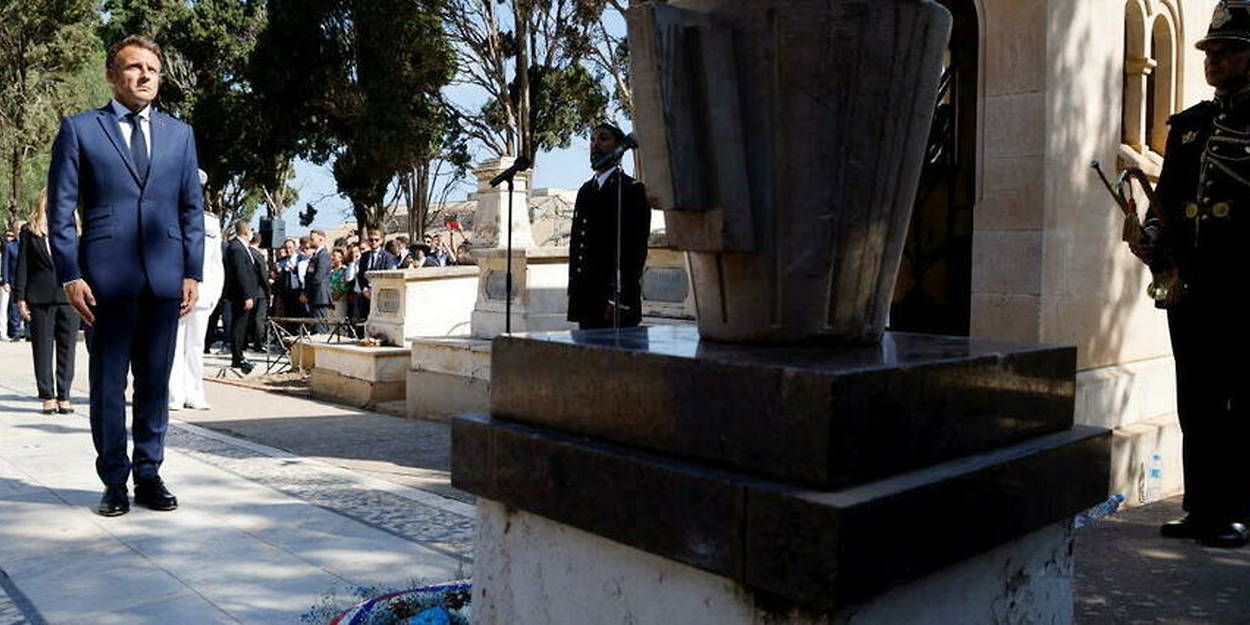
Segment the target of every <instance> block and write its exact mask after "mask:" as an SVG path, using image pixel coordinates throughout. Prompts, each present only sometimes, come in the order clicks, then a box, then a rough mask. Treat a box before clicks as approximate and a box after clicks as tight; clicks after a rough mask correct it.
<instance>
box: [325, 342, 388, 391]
mask: <svg viewBox="0 0 1250 625" xmlns="http://www.w3.org/2000/svg"><path fill="white" fill-rule="evenodd" d="M313 349H314V351H315V352H316V353H317V357H316V358H317V368H319V369H324V370H326V371H333V372H335V373H338V374H339V375H343V376H347V377H349V378H356V379H359V380H365V381H367V382H392V381H395V380H400V381H402V380H403V379H404V378H405V375H406V374H407V372H408V360H409V358H410V357H411V350H409V349H408V348H406V347H365V346H362V345H353V344H349V343H317V344H314V345H313Z"/></svg>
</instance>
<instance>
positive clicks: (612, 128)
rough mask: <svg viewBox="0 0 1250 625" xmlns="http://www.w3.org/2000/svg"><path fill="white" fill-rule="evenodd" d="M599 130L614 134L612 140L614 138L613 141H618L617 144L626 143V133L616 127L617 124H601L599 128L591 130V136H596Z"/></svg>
mask: <svg viewBox="0 0 1250 625" xmlns="http://www.w3.org/2000/svg"><path fill="white" fill-rule="evenodd" d="M598 130H606V131H608V132H609V133H612V138H613V139H616V142H617V143H621V142H623V141H625V131H623V130H621V129H620V128H618V127H617V126H616V124H612V123H609V122H603V123H601V124H599V125H598V126H595V127H594V128H591V129H590V133H591V134H594V133H595V132H596V131H598Z"/></svg>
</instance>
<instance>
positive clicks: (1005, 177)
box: [972, 156, 1046, 231]
mask: <svg viewBox="0 0 1250 625" xmlns="http://www.w3.org/2000/svg"><path fill="white" fill-rule="evenodd" d="M1042 174H1043V160H1042V158H1041V157H1039V156H1024V157H1007V158H986V159H985V173H984V176H983V179H984V189H983V193H982V198H981V201H980V202H977V207H976V210H974V211H973V212H972V219H973V223H974V226H975V228H976V229H977V230H1034V231H1036V230H1041V229H1042V226H1043V225H1044V219H1043V218H1044V215H1045V210H1044V209H1045V199H1046V195H1045V193H1044V191H1045V185H1044V180H1045V178H1044V177H1043V175H1042Z"/></svg>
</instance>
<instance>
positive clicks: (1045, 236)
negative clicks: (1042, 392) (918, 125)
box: [903, 0, 1215, 501]
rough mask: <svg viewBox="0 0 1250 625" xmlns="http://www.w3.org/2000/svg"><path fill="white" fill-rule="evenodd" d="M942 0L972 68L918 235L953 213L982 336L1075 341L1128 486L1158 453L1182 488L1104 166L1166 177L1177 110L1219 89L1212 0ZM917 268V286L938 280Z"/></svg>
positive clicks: (1095, 411) (969, 299)
mask: <svg viewBox="0 0 1250 625" xmlns="http://www.w3.org/2000/svg"><path fill="white" fill-rule="evenodd" d="M941 1H942V3H943V4H945V5H947V6H948V7H949V8H950V9H951V10H952V12H953V13H954V14H955V16H956V26H955V34H954V36H953V38H952V43H951V54H950V59H951V60H952V62H953V63H958V64H960V65H961V67H960V68H959V69H960V71H961V72H962V74H963V75H962V76H960V77H959V78H958V79H957V80H956V84H955V85H953V86H952V89H951V94H949V95H948V97H950V98H955V99H956V100H955V102H956V105H957V109H958V110H957V111H955V112H954V113H953V119H955V120H957V122H958V123H956V124H955V130H954V131H953V134H954V138H953V139H952V141H951V143H952V145H953V146H955V147H957V148H959V149H958V150H957V154H956V160H957V161H958V162H957V165H958V166H957V167H952V168H951V171H952V173H951V175H950V176H949V180H948V184H949V185H950V186H952V187H953V188H952V189H951V190H948V193H946V194H945V195H944V196H943V197H940V198H938V199H937V200H934V199H932V198H930V199H929V200H927V202H928V204H927V205H926V200H922V201H921V203H920V208H919V209H918V211H917V216H916V218H915V219H914V220H913V234H915V233H925V232H930V233H931V232H932V231H933V230H934V222H943V220H944V223H939V224H938V225H939V226H941V227H940V228H937V229H938V230H942V229H943V228H945V231H946V240H948V241H954V242H955V243H956V244H957V243H959V241H960V240H961V239H960V236H961V235H963V236H964V237H965V238H966V241H967V243H964V244H963V245H964V247H963V248H960V247H959V245H952V246H951V248H950V249H949V250H947V253H946V258H945V261H947V265H948V266H949V271H944V272H943V273H944V274H948V275H949V277H946V279H945V285H946V286H947V287H948V288H947V291H950V290H951V289H950V288H949V287H950V286H951V285H955V288H954V292H953V294H952V295H951V299H953V300H954V301H956V302H957V303H961V302H959V300H960V299H961V298H963V297H966V300H965V301H966V303H967V307H966V309H967V312H966V315H967V316H966V320H965V321H966V324H967V328H968V332H969V333H970V334H971V335H973V336H981V337H996V338H1006V339H1016V340H1021V341H1030V342H1041V343H1066V344H1074V345H1076V346H1077V347H1078V349H1079V356H1078V358H1079V362H1078V367H1079V370H1080V373H1079V376H1078V387H1077V408H1076V409H1077V418H1078V420H1079V421H1081V422H1084V423H1090V424H1097V425H1105V426H1109V427H1114V428H1117V430H1118V433H1119V436H1118V437H1117V443H1116V446H1117V452H1116V454H1117V455H1116V459H1115V467H1114V471H1115V472H1116V475H1114V476H1113V477H1114V479H1115V481H1116V485H1117V488H1118V490H1117V492H1125V493H1126V494H1128V495H1129V496H1130V500H1131V501H1132V500H1135V499H1136V500H1138V501H1140V493H1139V492H1137V491H1138V490H1139V489H1140V488H1139V487H1140V485H1141V482H1142V479H1143V478H1142V474H1143V472H1144V468H1145V466H1146V465H1147V464H1148V463H1149V462H1150V461H1151V458H1152V456H1153V455H1155V454H1159V455H1161V456H1162V459H1161V461H1162V464H1163V465H1164V468H1165V475H1166V476H1168V477H1167V480H1166V482H1167V484H1168V486H1167V488H1165V492H1166V491H1169V490H1175V489H1176V488H1179V486H1180V484H1179V478H1180V471H1179V460H1180V454H1179V447H1178V446H1177V445H1178V442H1179V428H1178V427H1177V425H1176V420H1175V414H1174V413H1175V383H1174V378H1173V369H1172V367H1173V363H1172V359H1171V347H1170V344H1169V339H1168V333H1167V324H1166V318H1165V315H1164V314H1163V313H1162V312H1161V311H1158V310H1156V309H1155V308H1154V307H1153V305H1152V302H1151V301H1150V300H1149V299H1148V298H1147V297H1146V295H1145V289H1146V286H1147V284H1148V283H1149V279H1150V275H1149V272H1148V271H1147V270H1146V268H1145V267H1144V266H1142V265H1141V264H1140V263H1139V262H1138V261H1137V260H1136V259H1134V258H1133V256H1132V255H1131V254H1130V253H1129V252H1128V250H1127V249H1126V247H1125V245H1124V244H1123V243H1122V242H1121V241H1120V228H1121V217H1120V216H1119V213H1118V211H1117V209H1116V208H1115V207H1114V205H1113V204H1112V203H1111V200H1110V198H1109V196H1108V195H1107V193H1106V191H1105V190H1104V188H1103V187H1102V185H1101V183H1100V182H1099V180H1098V179H1097V177H1096V176H1095V175H1094V173H1093V172H1092V171H1091V169H1090V161H1091V160H1094V159H1097V160H1099V161H1101V162H1102V163H1103V166H1104V168H1105V169H1107V170H1114V169H1119V168H1123V167H1125V166H1128V165H1130V164H1131V165H1135V166H1139V167H1142V168H1143V169H1144V170H1146V171H1147V172H1157V171H1158V166H1159V164H1160V163H1161V161H1162V156H1161V155H1160V154H1159V152H1161V151H1162V150H1163V146H1164V144H1165V140H1166V136H1167V118H1168V116H1169V115H1171V114H1172V113H1175V112H1178V111H1180V110H1182V109H1184V108H1186V107H1188V106H1190V105H1192V104H1194V103H1196V102H1198V101H1200V100H1203V99H1209V98H1210V97H1211V93H1212V91H1211V88H1210V87H1208V86H1207V85H1206V83H1205V80H1204V76H1203V55H1202V53H1201V52H1199V51H1198V50H1196V49H1194V47H1193V42H1195V41H1197V40H1198V39H1200V38H1202V36H1203V35H1204V34H1205V32H1206V29H1207V26H1208V24H1209V22H1210V18H1211V14H1212V11H1213V9H1214V6H1215V2H1214V0H1041V1H1039V0H941ZM1108 173H1109V174H1110V175H1114V171H1109V172H1108ZM1143 204H1144V202H1143ZM969 205H970V213H971V215H970V217H969V216H967V215H962V216H961V214H962V213H965V212H967V211H968V208H969ZM961 228H962V230H961ZM939 238H941V237H940V236H939ZM910 247H911V246H909V249H910ZM928 247H930V248H934V249H939V250H940V249H941V246H940V245H939V246H933V245H930V246H928ZM967 247H970V249H967ZM960 254H964V255H966V256H967V257H968V261H969V262H968V263H967V264H968V267H967V271H968V272H969V274H968V275H967V280H966V286H962V284H963V283H961V282H960V277H961V276H960V274H959V272H958V270H959V269H960V264H959V263H958V262H957V261H958V258H959V256H960ZM939 256H940V255H939ZM932 264H933V263H932V262H930V263H928V265H924V266H929V265H932ZM922 268H923V266H922ZM909 269H912V270H914V268H908V267H905V270H904V272H905V275H904V276H903V279H904V281H907V280H911V281H912V282H913V283H923V281H924V278H923V276H917V275H908V274H907V272H908V271H909ZM964 289H966V293H964V292H962V291H963V290H964ZM939 290H940V289H939ZM956 307H957V308H958V306H956ZM923 317H924V315H910V316H909V318H923ZM956 317H958V315H956ZM915 329H921V330H923V329H925V328H923V327H918V328H915ZM1156 462H1158V461H1156Z"/></svg>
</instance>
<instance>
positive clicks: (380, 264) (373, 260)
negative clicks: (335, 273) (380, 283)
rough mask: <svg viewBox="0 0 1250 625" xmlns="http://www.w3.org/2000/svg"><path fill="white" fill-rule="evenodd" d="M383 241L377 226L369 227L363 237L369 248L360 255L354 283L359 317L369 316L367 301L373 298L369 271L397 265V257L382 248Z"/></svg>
mask: <svg viewBox="0 0 1250 625" xmlns="http://www.w3.org/2000/svg"><path fill="white" fill-rule="evenodd" d="M384 243H385V241H384V239H383V236H382V231H381V230H380V229H377V228H371V229H370V230H369V233H368V236H367V237H366V238H365V245H366V246H368V248H369V250H368V251H366V252H365V253H364V254H361V255H360V268H359V270H358V271H357V272H356V284H358V285H359V286H360V294H361V295H362V296H363V297H361V299H360V307H361V309H362V310H361V311H360V315H359V318H361V319H364V318H367V317H368V316H369V301H370V300H372V299H373V288H372V287H371V286H369V276H368V272H370V271H384V270H387V269H394V268H396V267H398V266H399V259H398V258H395V257H394V256H391V255H390V254H389V253H387V251H386V249H385V248H383V247H382V246H383V244H384Z"/></svg>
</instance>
